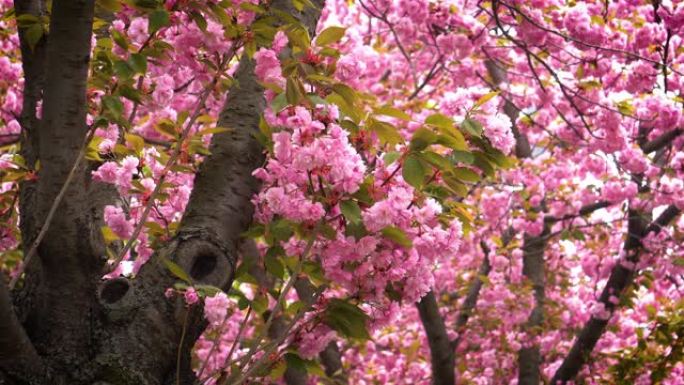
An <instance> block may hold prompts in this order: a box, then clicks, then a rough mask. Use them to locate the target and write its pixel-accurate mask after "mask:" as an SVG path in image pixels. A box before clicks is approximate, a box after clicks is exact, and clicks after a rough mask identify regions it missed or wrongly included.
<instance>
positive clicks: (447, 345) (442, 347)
mask: <svg viewBox="0 0 684 385" xmlns="http://www.w3.org/2000/svg"><path fill="white" fill-rule="evenodd" d="M416 306H417V307H418V313H419V314H420V320H421V322H422V323H423V327H424V329H425V334H426V335H427V340H428V344H429V346H430V358H431V361H432V384H433V385H454V384H455V383H456V373H455V365H456V364H455V360H456V355H455V354H454V349H453V346H452V344H451V341H449V336H448V334H447V330H446V326H445V325H444V319H443V318H442V315H441V314H439V305H437V299H436V298H435V294H434V293H433V292H432V291H430V292H428V293H427V294H426V295H425V296H424V297H423V298H421V300H420V301H419V302H418V303H417V304H416Z"/></svg>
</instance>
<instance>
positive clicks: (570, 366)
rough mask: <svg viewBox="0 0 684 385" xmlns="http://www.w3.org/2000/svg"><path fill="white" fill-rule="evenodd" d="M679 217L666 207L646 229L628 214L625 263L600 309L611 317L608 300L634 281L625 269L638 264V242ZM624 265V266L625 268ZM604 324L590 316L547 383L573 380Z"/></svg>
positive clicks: (617, 270)
mask: <svg viewBox="0 0 684 385" xmlns="http://www.w3.org/2000/svg"><path fill="white" fill-rule="evenodd" d="M630 211H631V210H630ZM679 214H680V210H679V209H678V208H677V207H676V206H674V205H671V206H668V207H667V209H665V211H663V212H662V213H661V214H660V216H659V217H658V218H657V219H656V220H655V221H653V222H651V224H649V225H648V226H645V225H644V224H643V220H642V219H640V217H639V215H636V214H630V217H632V219H630V221H629V225H628V227H629V229H628V231H629V234H630V235H629V236H628V238H627V240H626V241H625V245H624V250H625V254H626V257H625V262H626V263H621V262H618V263H617V264H616V265H615V266H614V267H613V270H612V271H611V273H610V277H609V278H608V282H607V283H606V286H605V287H604V289H603V292H602V293H601V296H600V297H599V300H598V302H599V303H601V304H603V307H604V309H605V310H606V311H608V312H610V314H611V315H612V313H613V312H614V311H615V309H616V308H617V306H618V305H617V304H616V303H614V302H613V301H611V298H612V297H618V298H619V297H621V296H622V294H623V293H624V291H625V289H626V288H627V287H628V286H629V285H631V283H632V281H633V279H634V276H635V273H636V272H635V270H634V269H633V268H629V267H630V265H634V266H635V265H636V264H637V263H638V262H639V257H640V255H641V253H642V252H643V245H642V243H641V241H642V239H643V238H644V237H646V236H647V235H648V234H650V233H658V232H659V231H660V230H661V229H662V228H663V227H665V226H667V225H668V224H669V223H670V222H672V221H673V220H674V219H675V218H676V217H677V216H678V215H679ZM625 265H627V267H625ZM608 321H610V317H609V318H607V319H605V318H598V317H597V316H592V317H591V318H590V319H589V321H587V323H586V324H585V325H584V327H583V328H582V331H581V332H580V333H579V335H578V337H577V339H576V340H575V343H574V344H573V346H572V348H571V349H570V352H569V353H568V355H567V356H566V357H565V359H564V360H563V363H562V364H561V366H560V367H559V368H558V370H557V371H556V373H555V374H554V376H553V379H552V380H551V384H553V385H561V384H567V383H568V382H569V381H572V380H573V379H574V378H575V376H576V375H577V373H578V372H579V371H580V369H581V368H582V366H584V364H585V363H586V362H587V360H588V359H589V357H590V354H591V352H592V350H594V347H595V346H596V343H597V342H598V340H599V339H600V338H601V336H602V335H603V332H604V331H605V329H606V326H607V325H608Z"/></svg>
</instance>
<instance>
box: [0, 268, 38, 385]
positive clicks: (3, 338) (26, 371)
mask: <svg viewBox="0 0 684 385" xmlns="http://www.w3.org/2000/svg"><path fill="white" fill-rule="evenodd" d="M0 372H3V373H5V374H6V375H9V376H16V377H19V378H20V379H22V380H24V381H26V382H36V383H47V382H48V381H47V371H46V368H45V366H44V365H43V361H42V359H41V358H40V356H38V353H37V352H36V350H35V348H34V347H33V344H31V341H30V340H29V339H28V336H27V335H26V332H25V331H24V328H23V327H22V326H21V323H19V320H18V319H17V316H16V314H15V312H14V307H13V305H12V300H11V299H10V295H9V290H8V289H7V285H6V283H5V279H4V278H3V277H2V276H0Z"/></svg>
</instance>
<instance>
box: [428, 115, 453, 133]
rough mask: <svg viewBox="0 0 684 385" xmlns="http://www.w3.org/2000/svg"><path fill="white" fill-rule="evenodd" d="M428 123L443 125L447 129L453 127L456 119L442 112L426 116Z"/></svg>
mask: <svg viewBox="0 0 684 385" xmlns="http://www.w3.org/2000/svg"><path fill="white" fill-rule="evenodd" d="M425 123H426V124H431V125H433V126H437V127H442V128H445V129H448V130H450V129H453V128H454V121H453V120H452V119H451V118H449V117H448V116H446V115H442V114H432V115H430V116H428V117H427V118H425Z"/></svg>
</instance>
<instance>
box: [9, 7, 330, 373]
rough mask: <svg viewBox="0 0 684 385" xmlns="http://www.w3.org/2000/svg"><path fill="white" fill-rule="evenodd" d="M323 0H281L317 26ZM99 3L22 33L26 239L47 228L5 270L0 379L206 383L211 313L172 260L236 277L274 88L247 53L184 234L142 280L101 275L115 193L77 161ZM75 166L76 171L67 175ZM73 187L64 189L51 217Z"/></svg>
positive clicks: (202, 275) (207, 276)
mask: <svg viewBox="0 0 684 385" xmlns="http://www.w3.org/2000/svg"><path fill="white" fill-rule="evenodd" d="M313 3H314V4H315V5H316V7H317V8H316V9H312V8H307V9H306V10H304V11H303V12H299V11H297V10H295V9H294V7H293V6H292V4H291V2H290V1H288V0H276V1H274V2H272V3H271V5H270V7H271V8H272V9H276V10H278V11H281V12H285V13H287V14H290V15H293V16H295V17H296V18H297V19H299V20H300V21H301V22H302V24H303V25H304V26H305V27H306V28H308V29H309V30H310V31H314V29H315V27H316V23H317V21H318V18H319V15H320V10H321V8H322V6H323V1H322V0H316V1H313ZM15 6H16V11H17V14H31V15H34V16H38V15H42V14H43V13H44V12H45V11H44V9H45V7H44V3H43V1H42V0H17V1H16V3H15ZM94 7H95V0H53V1H52V14H51V19H50V31H49V34H47V36H46V37H44V38H43V39H41V40H40V41H39V42H38V44H37V45H36V46H35V47H34V49H31V48H30V47H28V45H27V40H26V38H25V37H24V35H23V33H24V31H20V41H21V48H22V56H23V58H22V59H23V65H24V71H25V79H26V83H25V85H26V86H25V89H24V105H23V112H22V116H21V119H20V120H21V124H22V138H21V140H22V151H23V154H24V157H25V158H26V159H27V160H28V163H29V167H32V166H33V165H34V164H35V162H36V161H40V162H41V165H42V166H41V169H40V173H39V178H38V179H37V181H36V182H24V183H22V185H21V186H20V214H21V226H22V228H21V230H22V233H23V237H22V239H23V242H24V244H23V247H24V250H28V249H29V248H30V245H31V244H32V243H33V241H34V239H36V237H37V236H38V234H39V233H44V237H43V238H42V241H41V242H40V243H39V247H38V249H37V254H36V258H34V259H33V260H32V261H30V263H27V266H26V270H25V271H24V272H25V275H24V279H23V282H22V285H21V286H20V287H19V288H18V289H16V290H14V292H10V291H9V290H8V287H7V285H6V284H5V282H4V279H3V280H2V281H0V384H17V385H19V384H22V385H24V384H30V385H53V384H57V385H62V384H64V385H67V384H68V385H81V384H84V385H85V384H88V385H90V384H99V385H107V384H109V385H134V384H135V385H166V384H169V385H170V384H174V385H180V384H183V385H191V384H196V383H197V379H196V378H195V375H194V373H193V371H192V368H191V359H190V358H191V356H190V354H191V349H192V347H193V346H194V343H195V341H196V339H197V338H198V337H199V335H200V334H201V333H202V331H203V330H204V328H205V326H206V322H205V320H204V319H203V315H202V309H201V306H192V307H188V306H187V305H186V304H185V303H184V301H183V299H182V298H175V299H168V298H167V297H166V296H165V295H164V292H165V290H166V288H168V287H171V286H173V284H174V283H175V282H176V280H177V279H176V278H175V277H174V276H173V275H172V274H171V273H170V272H169V271H168V268H167V267H166V265H165V264H164V263H163V262H162V261H163V259H168V260H171V261H173V262H175V263H176V264H178V265H179V266H181V267H182V268H183V269H184V270H185V271H187V272H189V274H190V276H191V277H192V279H193V281H194V282H196V283H199V284H207V285H212V286H217V287H221V288H223V289H224V290H228V289H229V288H230V286H231V284H232V279H233V272H234V269H235V267H236V265H237V263H238V244H239V243H240V241H241V239H240V234H241V233H242V232H243V231H245V230H246V228H247V227H248V226H249V224H250V222H251V219H252V214H253V208H252V206H251V202H250V200H251V198H252V196H253V194H254V193H256V192H257V191H258V188H259V185H258V183H257V181H256V180H255V179H254V178H253V177H252V175H251V174H252V171H253V170H254V169H255V168H257V167H259V166H261V164H262V163H263V160H264V156H263V150H262V148H261V146H259V144H258V143H257V141H256V139H255V138H254V135H253V134H254V133H255V132H258V122H259V117H260V115H261V113H262V112H263V109H264V108H265V101H264V99H263V89H262V87H261V86H260V85H259V84H258V83H257V81H256V79H255V76H254V63H253V61H252V60H251V59H249V58H247V56H245V57H243V58H242V60H241V62H240V67H239V69H238V71H237V73H236V74H235V78H236V80H237V81H236V82H235V86H233V87H232V88H231V89H230V91H229V93H228V97H227V101H226V104H225V107H224V109H223V111H222V112H221V115H220V119H219V123H218V124H219V125H220V126H227V127H231V128H232V130H231V131H230V132H227V133H220V134H215V135H214V137H213V139H212V143H211V147H210V151H211V153H212V155H210V156H209V157H207V159H206V160H205V162H204V163H203V164H202V166H201V169H200V172H199V173H198V175H197V177H196V179H195V188H194V190H193V192H192V195H191V198H190V202H189V204H188V208H187V210H186V213H185V215H184V218H183V220H182V223H181V225H180V227H179V230H178V233H177V235H176V237H175V238H174V239H173V240H171V241H170V242H168V243H167V244H166V245H164V246H163V247H162V248H161V249H160V250H158V251H157V252H156V253H155V255H153V256H152V257H151V258H150V260H149V262H147V263H146V264H145V265H144V266H143V267H142V268H141V270H140V271H139V273H138V275H137V277H136V278H135V279H134V280H128V279H126V278H115V279H110V280H107V281H101V276H102V271H103V268H104V265H105V262H106V260H105V258H103V256H104V255H106V253H105V249H104V241H103V239H102V236H101V234H100V227H101V225H102V208H103V207H104V205H105V204H106V203H108V201H111V200H110V199H109V197H110V195H108V194H101V193H99V192H98V193H94V191H100V190H101V189H102V188H101V186H98V185H97V184H96V183H95V182H93V181H92V180H91V179H90V177H89V174H90V172H89V166H88V165H87V164H85V162H77V159H78V154H79V152H80V150H81V148H82V145H83V143H84V140H85V138H86V135H87V134H88V132H89V131H90V127H89V126H88V125H87V124H86V111H87V100H86V85H87V80H88V70H89V55H90V42H91V36H92V23H93V13H94ZM45 68H50V71H44V69H45ZM41 99H42V111H43V117H42V120H39V119H38V118H37V117H36V113H35V111H36V106H37V103H38V102H39V101H40V100H41ZM72 168H74V169H75V173H74V176H73V179H72V181H71V183H65V181H66V180H67V175H68V174H69V173H70V170H72ZM64 186H66V187H64ZM105 189H106V188H105ZM62 190H63V193H64V199H63V200H62V201H61V203H60V204H59V205H58V206H57V207H56V210H57V211H56V215H54V218H53V219H52V221H50V222H48V224H47V225H45V222H46V217H47V216H48V215H47V213H48V212H49V211H50V210H51V208H52V205H53V202H54V201H55V199H56V197H57V196H58V195H59V194H61V192H62ZM103 197H104V198H103Z"/></svg>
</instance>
